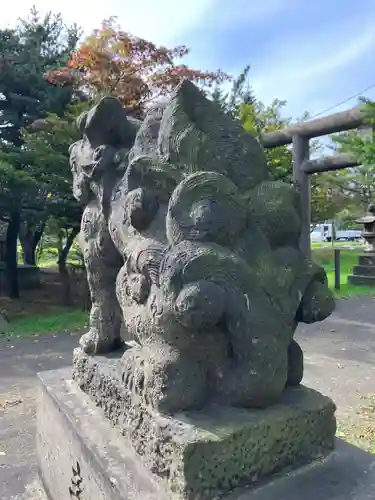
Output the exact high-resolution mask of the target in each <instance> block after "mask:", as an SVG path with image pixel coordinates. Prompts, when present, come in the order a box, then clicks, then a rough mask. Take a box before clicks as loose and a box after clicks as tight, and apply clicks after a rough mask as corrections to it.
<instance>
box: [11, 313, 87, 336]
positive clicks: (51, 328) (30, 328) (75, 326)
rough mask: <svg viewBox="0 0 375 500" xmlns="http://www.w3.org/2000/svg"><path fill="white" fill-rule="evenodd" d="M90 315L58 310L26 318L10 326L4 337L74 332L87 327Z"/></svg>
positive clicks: (13, 322) (15, 321)
mask: <svg viewBox="0 0 375 500" xmlns="http://www.w3.org/2000/svg"><path fill="white" fill-rule="evenodd" d="M87 323H88V313H87V312H84V311H79V310H69V309H65V310H64V309H58V310H56V312H54V313H49V314H45V315H38V316H24V317H22V318H19V319H17V320H14V321H12V322H11V323H10V324H9V331H7V332H5V333H4V334H3V335H5V336H12V337H26V336H28V335H40V334H43V333H62V332H73V331H77V330H80V329H82V328H84V327H85V326H87Z"/></svg>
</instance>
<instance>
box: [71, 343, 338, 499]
mask: <svg viewBox="0 0 375 500" xmlns="http://www.w3.org/2000/svg"><path fill="white" fill-rule="evenodd" d="M119 356H120V355H119ZM119 356H118V358H117V359H116V357H112V358H108V357H101V356H99V357H90V356H87V355H86V354H84V353H83V352H82V350H80V349H76V350H75V353H74V364H73V372H74V379H75V381H76V382H77V383H78V385H79V386H80V387H81V388H82V389H83V391H84V392H85V393H87V394H89V395H90V397H91V398H92V399H93V400H94V401H95V402H96V404H97V405H98V406H100V407H101V408H102V409H103V410H104V414H105V415H106V417H107V418H108V419H110V420H111V421H112V422H113V423H114V424H116V425H117V426H118V427H119V429H121V431H122V433H123V435H124V436H125V438H127V439H129V440H130V442H131V443H132V446H133V448H134V450H135V451H136V452H137V454H138V456H140V457H141V458H142V461H143V463H144V464H145V466H146V467H147V468H148V469H149V470H150V471H152V472H153V473H154V474H156V475H157V476H159V477H160V478H163V479H164V480H166V482H167V485H168V488H169V491H170V492H171V494H172V493H173V494H175V495H176V497H177V498H189V499H192V500H193V499H194V500H197V499H211V498H215V497H216V496H217V495H218V494H222V493H225V492H227V491H229V490H231V489H232V488H234V487H236V486H239V485H241V484H252V483H253V482H257V481H258V480H261V479H264V478H268V477H269V476H270V475H271V474H273V473H275V472H280V471H282V470H284V469H287V468H288V467H292V468H295V467H298V466H301V465H303V464H305V463H309V462H311V461H312V460H314V459H317V458H319V457H323V456H325V455H327V454H328V453H329V452H330V451H332V449H333V446H334V435H335V429H336V421H335V416H334V412H335V406H334V404H333V402H332V401H331V400H330V399H329V398H326V397H324V396H322V395H321V394H319V393H318V392H316V391H313V390H311V389H307V388H305V387H302V386H300V387H295V388H289V389H287V390H286V391H284V393H283V395H282V396H281V398H280V399H279V400H278V402H277V404H275V405H273V406H271V407H269V408H267V409H264V410H246V409H240V408H233V407H224V406H220V405H208V406H207V407H206V408H205V409H204V410H199V411H188V412H180V413H177V414H175V415H174V416H173V417H166V416H165V415H161V414H160V413H158V412H157V411H155V410H153V409H152V408H151V407H145V406H143V404H142V402H141V401H140V400H139V398H138V400H137V399H136V398H135V397H134V395H133V393H132V392H131V391H128V390H126V389H125V388H124V385H123V383H122V379H121V363H120V361H119Z"/></svg>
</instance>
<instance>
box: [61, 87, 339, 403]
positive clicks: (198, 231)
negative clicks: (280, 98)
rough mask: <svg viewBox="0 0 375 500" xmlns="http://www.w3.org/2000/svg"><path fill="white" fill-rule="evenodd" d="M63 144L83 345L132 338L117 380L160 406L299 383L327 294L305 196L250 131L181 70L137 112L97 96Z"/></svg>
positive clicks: (113, 344)
mask: <svg viewBox="0 0 375 500" xmlns="http://www.w3.org/2000/svg"><path fill="white" fill-rule="evenodd" d="M77 125H78V127H79V130H80V131H81V132H82V139H81V140H80V141H78V142H76V143H74V144H73V145H72V146H71V148H70V164H71V170H72V173H73V179H74V181H73V191H74V195H75V197H76V198H77V200H79V201H80V202H81V203H83V204H84V205H85V209H84V214H83V217H82V226H81V240H82V246H83V252H84V259H85V265H86V269H87V278H88V283H89V287H90V292H91V299H92V309H91V315H90V330H89V331H88V332H87V333H86V334H84V335H83V336H82V338H81V340H80V343H81V346H82V349H83V350H84V351H85V352H86V353H88V354H99V353H105V352H108V351H111V350H114V349H116V348H118V347H119V346H120V345H121V343H122V341H121V338H120V329H121V323H122V322H123V324H124V327H125V329H126V330H127V332H128V334H129V335H131V336H132V337H133V338H134V339H135V340H136V341H137V345H135V346H134V347H131V348H129V349H127V350H125V352H124V354H123V355H122V359H121V366H122V380H123V382H124V385H125V386H126V387H127V388H129V389H130V390H131V391H132V392H133V393H134V394H138V395H139V396H141V397H142V398H143V400H144V401H145V402H146V403H147V404H149V405H151V406H152V407H154V408H157V409H159V410H161V411H165V412H174V411H177V410H182V409H188V408H194V407H198V408H199V407H201V406H202V405H204V404H206V403H207V401H213V402H218V403H222V404H228V405H238V406H244V407H263V406H266V405H268V404H270V403H271V402H273V401H274V400H275V399H276V398H277V397H278V396H279V395H280V393H281V392H282V391H283V390H284V388H285V386H286V385H296V384H299V383H300V381H301V379H302V374H303V354H302V351H301V349H300V347H299V345H298V344H297V343H296V342H295V341H294V340H293V335H294V332H295V329H296V326H297V324H298V322H307V323H309V322H313V321H320V320H323V319H324V318H325V317H327V316H328V315H329V314H330V313H331V312H332V310H333V307H334V302H333V298H332V295H331V294H330V291H329V289H328V286H327V280H326V275H325V273H324V270H323V269H322V268H320V267H319V266H317V265H315V264H313V263H312V262H311V261H309V260H308V259H307V258H305V257H304V256H303V255H302V254H301V252H300V250H299V237H300V232H301V219H300V197H299V194H298V191H297V190H296V189H295V187H293V186H290V185H288V184H284V183H282V182H275V181H272V180H269V178H268V168H267V162H266V157H265V154H264V151H263V149H262V147H261V146H260V145H259V143H258V141H257V140H256V139H255V138H253V137H252V136H250V135H249V134H247V133H246V132H244V130H243V129H242V126H241V124H240V123H239V122H237V121H235V120H233V119H232V118H230V117H229V116H227V115H226V114H225V113H223V112H222V111H221V109H220V108H219V107H218V106H217V105H216V104H215V103H214V102H212V101H210V100H209V99H207V98H206V97H205V96H204V95H203V94H202V92H201V91H200V90H199V89H198V88H197V87H196V86H195V85H193V84H192V83H190V82H188V81H184V82H183V83H181V84H180V85H179V86H178V87H177V88H176V90H175V91H174V92H173V94H172V96H171V98H170V100H169V101H168V103H167V104H166V105H164V106H160V107H154V108H153V109H150V111H149V113H148V114H147V116H146V118H145V120H144V121H143V122H141V121H138V120H135V119H133V118H131V117H129V116H127V113H126V111H125V110H124V109H123V108H122V106H121V104H120V102H119V101H117V100H116V99H115V98H112V97H106V98H104V99H102V100H101V101H100V102H99V104H98V105H96V106H95V107H93V109H91V110H90V111H89V112H87V113H84V114H83V115H82V116H81V117H80V118H79V119H78V121H77Z"/></svg>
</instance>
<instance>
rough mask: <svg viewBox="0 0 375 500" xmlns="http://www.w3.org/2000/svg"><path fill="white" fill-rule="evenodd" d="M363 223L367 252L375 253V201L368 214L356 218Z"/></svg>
mask: <svg viewBox="0 0 375 500" xmlns="http://www.w3.org/2000/svg"><path fill="white" fill-rule="evenodd" d="M356 222H359V223H360V224H363V226H364V227H363V231H362V236H363V238H364V239H365V240H366V243H367V246H366V248H365V251H366V252H372V253H375V203H371V204H370V205H369V207H368V211H367V214H366V215H365V216H364V217H361V218H360V219H358V220H356Z"/></svg>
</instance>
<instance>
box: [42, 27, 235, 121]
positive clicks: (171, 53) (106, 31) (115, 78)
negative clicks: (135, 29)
mask: <svg viewBox="0 0 375 500" xmlns="http://www.w3.org/2000/svg"><path fill="white" fill-rule="evenodd" d="M188 52H189V50H188V48H187V47H185V46H178V47H175V48H172V49H168V48H165V47H158V46H156V45H155V44H153V43H152V42H149V41H147V40H144V39H142V38H138V37H136V36H133V35H131V34H130V33H128V32H125V31H123V30H122V29H121V27H120V26H119V25H118V24H117V22H116V18H114V17H112V18H110V19H108V20H106V21H103V23H102V26H101V28H100V29H97V30H94V31H93V33H92V34H91V35H90V36H89V37H87V38H86V39H85V40H84V41H83V43H82V44H81V45H80V47H79V48H78V49H77V50H76V51H75V52H74V53H73V54H72V56H71V58H70V60H69V61H68V63H67V65H66V67H64V68H60V69H59V70H55V71H52V72H49V73H48V74H47V79H48V81H49V82H51V83H53V84H55V85H72V84H73V85H75V86H76V87H78V88H84V89H85V90H86V91H87V92H88V93H89V96H90V97H91V98H93V99H96V98H97V97H101V96H103V95H115V96H116V97H118V98H119V99H120V100H121V102H122V103H123V105H124V106H125V107H127V108H131V109H133V110H134V114H135V115H137V116H140V117H141V116H142V115H143V114H144V111H145V108H146V107H147V104H148V103H150V102H151V101H154V100H155V99H158V98H160V97H163V96H166V95H168V94H169V92H170V91H171V90H172V89H173V88H174V87H175V86H176V85H178V83H179V82H180V81H181V80H183V79H189V80H191V81H193V82H195V83H197V84H199V85H201V86H203V87H212V86H213V85H214V84H215V85H216V84H220V83H222V82H223V81H226V80H229V79H230V77H229V76H228V75H227V74H225V73H223V72H222V71H220V70H218V71H215V72H209V71H201V70H194V69H191V68H189V67H188V66H186V65H183V64H176V62H175V61H176V60H179V59H181V58H183V57H184V56H186V55H187V54H188Z"/></svg>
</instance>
